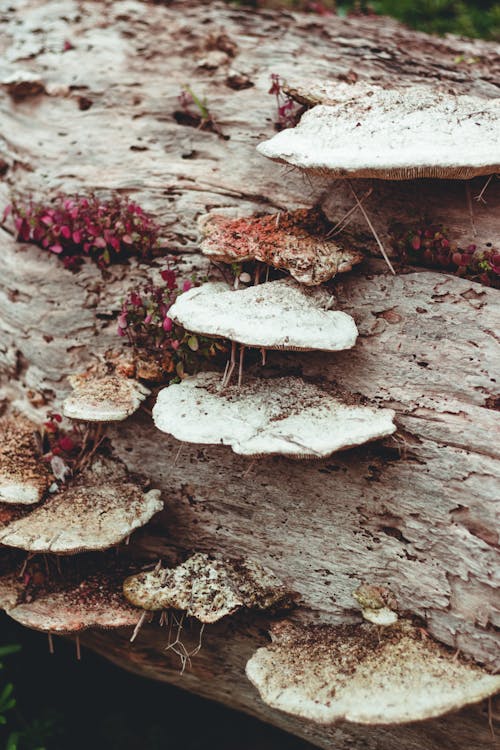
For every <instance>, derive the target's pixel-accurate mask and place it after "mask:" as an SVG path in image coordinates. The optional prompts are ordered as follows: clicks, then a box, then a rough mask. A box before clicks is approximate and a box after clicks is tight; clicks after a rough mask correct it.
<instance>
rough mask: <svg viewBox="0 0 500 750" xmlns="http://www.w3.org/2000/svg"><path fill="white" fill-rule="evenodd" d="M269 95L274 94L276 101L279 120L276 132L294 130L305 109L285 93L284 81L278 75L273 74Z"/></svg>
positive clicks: (276, 123) (276, 124)
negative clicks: (286, 129) (287, 129)
mask: <svg viewBox="0 0 500 750" xmlns="http://www.w3.org/2000/svg"><path fill="white" fill-rule="evenodd" d="M268 94H272V95H273V96H274V97H275V100H276V109H277V115H278V119H277V120H276V122H275V123H274V124H275V127H276V130H284V129H285V128H294V127H295V126H296V125H297V123H298V121H299V119H300V116H301V114H302V113H303V111H304V108H303V107H301V106H300V105H298V104H297V103H296V102H295V101H294V100H293V99H292V98H291V97H290V96H289V95H288V94H286V93H285V92H284V91H283V81H282V79H281V77H280V76H279V75H278V74H277V73H271V88H270V89H269V91H268Z"/></svg>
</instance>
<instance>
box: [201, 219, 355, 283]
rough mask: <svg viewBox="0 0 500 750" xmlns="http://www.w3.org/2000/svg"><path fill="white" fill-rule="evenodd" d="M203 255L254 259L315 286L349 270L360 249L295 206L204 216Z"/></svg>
mask: <svg viewBox="0 0 500 750" xmlns="http://www.w3.org/2000/svg"><path fill="white" fill-rule="evenodd" d="M198 225H199V229H200V232H201V235H202V241H201V244H200V248H201V251H202V252H203V253H204V255H207V256H208V257H209V258H213V259H214V260H219V261H222V262H224V263H233V262H242V261H246V260H258V261H262V262H263V263H267V265H269V266H273V267H274V268H279V269H283V270H285V271H288V272H289V273H290V275H291V276H293V277H294V278H295V279H296V280H297V281H299V282H300V283H301V284H306V285H307V286H315V285H316V284H321V283H323V282H324V281H328V280H329V279H331V278H333V277H334V276H336V275H337V274H338V273H344V272H345V271H350V270H351V269H352V267H353V266H355V265H357V264H358V263H361V261H362V260H363V257H364V256H363V253H361V252H360V251H359V250H356V249H354V248H352V247H350V246H349V243H348V242H347V241H346V242H343V241H341V240H340V239H339V238H336V239H335V241H334V240H332V239H329V238H328V236H327V235H328V232H329V231H330V229H331V224H330V222H329V221H328V220H327V218H326V217H325V215H324V214H323V212H322V211H320V210H319V209H318V208H314V209H298V210H296V211H281V212H280V213H277V214H266V215H264V216H246V217H243V218H234V217H227V216H223V215H221V214H215V213H214V214H207V215H205V216H202V217H201V218H200V220H199V223H198Z"/></svg>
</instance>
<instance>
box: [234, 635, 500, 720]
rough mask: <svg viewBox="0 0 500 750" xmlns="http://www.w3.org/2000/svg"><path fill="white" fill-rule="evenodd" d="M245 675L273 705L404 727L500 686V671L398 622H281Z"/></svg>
mask: <svg viewBox="0 0 500 750" xmlns="http://www.w3.org/2000/svg"><path fill="white" fill-rule="evenodd" d="M272 637H273V642H272V644H271V645H269V646H266V647H265V648H260V649H259V650H258V651H257V652H256V653H255V654H254V655H253V656H252V658H251V659H250V660H249V662H248V663H247V666H246V673H247V676H248V678H249V679H250V681H251V682H252V683H253V684H254V685H255V687H256V688H257V689H258V691H259V693H260V695H261V697H262V700H263V701H264V702H265V703H267V704H268V705H269V706H271V707H272V708H277V709H279V710H280V711H285V712H286V713H289V714H292V715H294V716H298V717H300V718H302V719H310V720H312V721H315V722H318V723H320V724H334V723H336V722H338V721H342V720H344V721H350V722H354V723H357V724H403V723H406V722H411V721H421V720H423V719H430V718H432V717H435V716H441V715H442V714H445V713H448V712H449V711H454V710H458V709H460V708H462V707H463V706H467V705H469V704H471V703H476V702H478V701H480V700H482V699H483V698H487V697H489V696H491V695H494V694H495V693H496V692H498V691H499V690H500V675H494V674H490V673H489V672H487V671H486V670H484V669H481V668H479V667H477V666H475V665H474V664H472V663H467V662H465V661H463V660H461V659H456V658H455V657H454V656H453V654H451V653H450V651H449V650H447V649H446V648H444V647H443V646H441V645H440V644H438V643H436V642H434V641H432V640H431V639H430V638H425V639H422V636H421V633H420V631H419V629H418V628H415V627H414V626H413V625H411V624H409V623H407V622H403V621H402V622H401V623H400V624H399V625H396V626H394V627H392V628H387V629H384V630H383V631H380V630H379V629H377V628H373V627H372V626H370V625H359V626H353V625H341V626H337V627H332V626H326V625H324V626H321V625H317V626H315V625H310V626H306V627H302V628H301V627H299V626H293V625H292V624H291V623H280V625H278V626H276V627H275V629H274V630H273V633H272Z"/></svg>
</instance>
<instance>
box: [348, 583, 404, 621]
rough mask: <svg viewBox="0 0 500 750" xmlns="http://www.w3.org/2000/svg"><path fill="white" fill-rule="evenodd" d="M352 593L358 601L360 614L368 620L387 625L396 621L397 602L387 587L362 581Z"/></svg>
mask: <svg viewBox="0 0 500 750" xmlns="http://www.w3.org/2000/svg"><path fill="white" fill-rule="evenodd" d="M352 595H353V597H354V598H355V599H356V601H357V602H358V603H359V605H360V607H361V614H362V615H363V617H364V619H365V620H367V621H368V622H372V623H374V625H382V626H384V627H387V626H388V625H394V624H395V623H396V622H397V621H398V615H397V613H396V612H395V609H396V607H397V602H396V600H395V598H394V596H393V595H392V594H391V592H390V591H389V590H388V589H386V588H383V587H382V586H373V585H372V584H369V583H362V584H361V586H358V588H357V589H356V590H355V591H353V594H352Z"/></svg>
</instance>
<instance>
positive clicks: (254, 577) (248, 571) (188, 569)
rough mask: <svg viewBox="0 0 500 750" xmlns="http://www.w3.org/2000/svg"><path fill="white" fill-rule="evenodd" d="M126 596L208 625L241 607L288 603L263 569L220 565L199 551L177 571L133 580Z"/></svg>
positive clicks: (161, 571)
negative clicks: (177, 610)
mask: <svg viewBox="0 0 500 750" xmlns="http://www.w3.org/2000/svg"><path fill="white" fill-rule="evenodd" d="M123 591H124V594H125V596H126V597H127V599H128V600H129V601H130V602H131V603H132V604H134V605H136V606H138V607H142V608H143V609H146V610H163V609H170V608H173V609H181V610H184V611H185V612H186V613H187V614H188V615H190V616H192V617H196V619H198V620H200V622H204V623H212V622H217V620H220V619H221V618H222V617H225V616H226V615H231V614H233V613H234V612H236V610H238V609H240V608H242V607H246V608H248V609H269V608H271V607H277V606H280V607H281V606H285V605H288V604H289V602H290V595H289V594H287V592H286V590H285V589H284V588H283V586H282V584H281V581H279V579H278V578H276V576H274V575H273V574H272V573H271V572H270V571H269V570H266V568H264V567H263V566H262V565H259V564H258V563H255V562H252V561H248V560H241V561H230V560H216V559H213V558H211V557H209V556H208V555H206V554H203V553H200V552H198V553H196V554H194V555H193V556H192V557H190V558H189V559H188V560H186V562H184V563H182V564H181V565H178V566H177V567H176V568H172V569H165V568H162V569H155V570H152V571H149V572H145V573H138V574H136V575H133V576H130V577H129V578H127V579H126V580H125V582H124V584H123Z"/></svg>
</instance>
